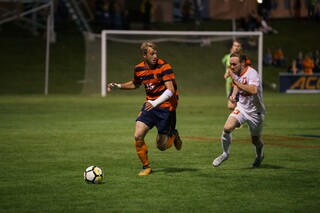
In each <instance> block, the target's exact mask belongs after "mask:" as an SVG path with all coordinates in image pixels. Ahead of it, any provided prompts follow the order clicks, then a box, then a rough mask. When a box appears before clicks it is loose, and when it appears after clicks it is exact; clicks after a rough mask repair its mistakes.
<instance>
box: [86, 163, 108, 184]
mask: <svg viewBox="0 0 320 213" xmlns="http://www.w3.org/2000/svg"><path fill="white" fill-rule="evenodd" d="M83 177H84V180H85V181H86V182H87V183H93V184H98V183H102V181H103V171H102V169H101V168H100V167H98V166H89V167H88V168H87V169H86V171H85V172H84V173H83Z"/></svg>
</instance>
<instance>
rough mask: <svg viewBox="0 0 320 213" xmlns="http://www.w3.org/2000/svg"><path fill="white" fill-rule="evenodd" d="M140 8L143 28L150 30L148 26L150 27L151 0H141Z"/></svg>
mask: <svg viewBox="0 0 320 213" xmlns="http://www.w3.org/2000/svg"><path fill="white" fill-rule="evenodd" d="M140 9H141V13H142V20H143V29H145V30H150V28H151V17H152V9H153V2H152V0H143V1H142V2H141V7H140Z"/></svg>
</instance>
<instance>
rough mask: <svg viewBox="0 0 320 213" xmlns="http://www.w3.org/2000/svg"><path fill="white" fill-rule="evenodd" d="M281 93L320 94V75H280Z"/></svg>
mask: <svg viewBox="0 0 320 213" xmlns="http://www.w3.org/2000/svg"><path fill="white" fill-rule="evenodd" d="M279 85H280V87H279V88H280V92H281V93H320V74H318V73H317V74H313V75H306V74H296V75H294V74H292V73H280V74H279Z"/></svg>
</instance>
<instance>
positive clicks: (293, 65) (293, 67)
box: [288, 60, 298, 75]
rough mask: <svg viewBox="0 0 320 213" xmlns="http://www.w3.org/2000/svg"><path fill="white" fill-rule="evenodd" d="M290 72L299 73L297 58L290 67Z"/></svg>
mask: <svg viewBox="0 0 320 213" xmlns="http://www.w3.org/2000/svg"><path fill="white" fill-rule="evenodd" d="M288 72H289V73H292V74H294V75H295V74H297V73H298V69H297V63H296V60H293V61H292V63H291V66H289V68H288Z"/></svg>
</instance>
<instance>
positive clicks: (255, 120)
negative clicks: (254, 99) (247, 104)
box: [229, 107, 264, 136]
mask: <svg viewBox="0 0 320 213" xmlns="http://www.w3.org/2000/svg"><path fill="white" fill-rule="evenodd" d="M229 116H233V117H235V118H236V119H237V120H238V121H239V123H240V124H243V123H245V122H247V123H248V126H249V131H250V133H251V135H252V136H260V135H261V132H262V130H263V121H264V114H262V113H256V112H254V113H250V114H247V113H246V112H244V111H243V110H241V111H240V109H239V108H238V107H236V108H235V109H234V110H233V112H232V113H231V114H230V115H229Z"/></svg>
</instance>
